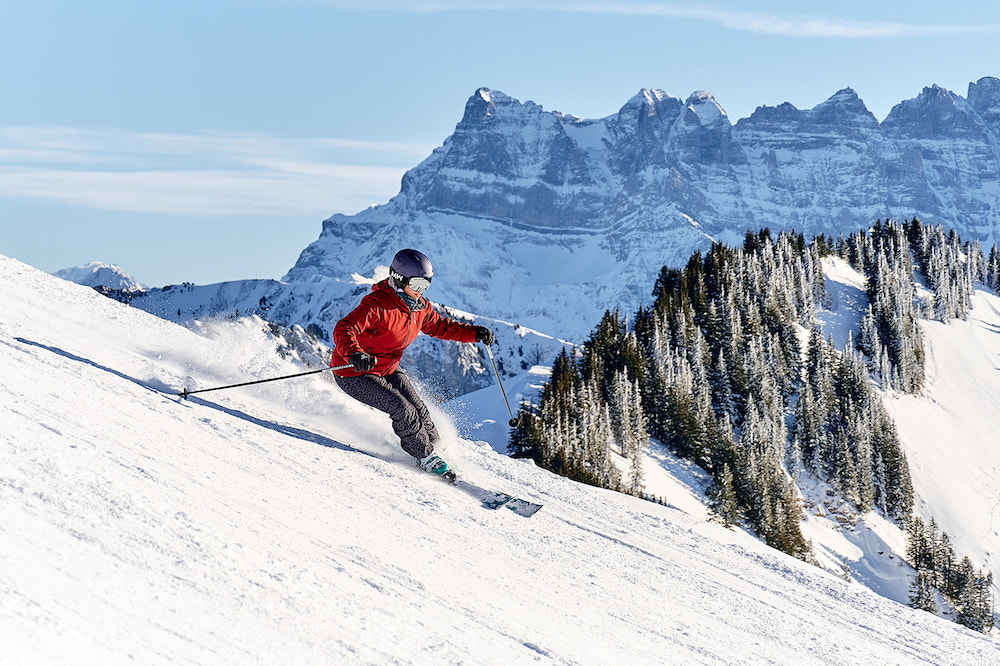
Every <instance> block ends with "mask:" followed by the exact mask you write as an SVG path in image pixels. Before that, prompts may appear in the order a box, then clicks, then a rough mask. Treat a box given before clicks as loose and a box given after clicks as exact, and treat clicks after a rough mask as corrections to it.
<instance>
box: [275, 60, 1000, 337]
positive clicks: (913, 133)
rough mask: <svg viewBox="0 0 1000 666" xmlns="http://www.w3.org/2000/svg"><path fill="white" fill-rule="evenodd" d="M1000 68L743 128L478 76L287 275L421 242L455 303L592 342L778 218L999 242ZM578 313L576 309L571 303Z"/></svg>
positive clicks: (811, 228)
mask: <svg viewBox="0 0 1000 666" xmlns="http://www.w3.org/2000/svg"><path fill="white" fill-rule="evenodd" d="M998 100H1000V79H994V78H984V79H981V80H980V81H979V82H977V83H974V84H971V85H970V86H969V93H968V99H963V98H962V97H960V96H958V95H956V94H954V93H952V92H950V91H947V90H945V89H943V88H940V87H938V86H932V87H929V88H925V89H924V90H923V92H922V93H921V94H920V95H919V96H918V97H916V98H915V99H912V100H908V101H905V102H902V103H900V104H898V105H897V106H895V107H894V108H893V109H892V111H891V112H890V114H889V115H888V117H887V118H886V119H885V120H884V121H883V122H882V123H879V122H878V120H877V119H876V118H875V117H874V116H873V115H872V113H871V112H870V111H869V110H868V109H867V108H866V107H865V105H864V103H863V102H862V100H861V99H860V98H859V97H858V95H857V94H856V93H855V92H854V91H853V90H851V89H849V88H846V89H844V90H841V91H839V92H837V93H836V94H834V95H833V96H832V97H830V98H829V99H828V100H826V101H825V102H823V103H821V104H819V105H817V106H816V107H815V108H813V109H810V110H799V109H796V108H795V107H794V106H792V105H791V104H787V103H786V104H782V105H779V106H777V107H767V106H763V107H760V108H758V109H757V110H756V111H755V112H754V113H753V114H752V115H751V116H750V117H749V118H745V119H742V120H740V121H738V122H737V123H736V124H735V125H733V124H732V123H731V122H730V119H729V117H728V116H727V114H726V113H725V111H724V110H723V108H722V107H721V106H720V105H719V103H718V102H717V101H716V100H715V99H714V98H713V96H712V95H711V94H710V93H708V92H704V91H702V92H696V93H694V94H692V95H691V96H689V97H688V98H687V99H686V100H683V101H682V100H681V99H680V98H677V97H673V96H671V95H669V94H667V93H665V92H663V91H659V90H643V91H641V92H640V93H639V94H637V95H636V96H635V97H633V98H632V99H630V100H629V101H628V102H626V103H625V105H624V106H623V107H622V108H621V109H620V110H619V111H618V113H617V114H614V115H612V116H608V117H606V118H603V119H600V120H586V119H582V118H578V117H576V116H571V115H565V114H562V113H559V112H549V111H545V110H544V109H543V108H542V107H541V106H539V105H537V104H535V103H533V102H523V103H522V102H520V101H518V100H516V99H514V98H512V97H509V96H508V95H505V94H504V93H501V92H498V91H493V90H488V89H485V88H484V89H480V90H478V91H476V93H475V94H474V95H473V96H472V97H471V98H470V99H469V101H468V102H467V103H466V106H465V112H464V115H463V117H462V120H461V121H460V122H459V123H458V125H457V126H456V128H455V132H454V133H453V134H452V135H451V136H450V137H448V138H447V139H446V140H445V142H444V144H443V145H442V146H441V147H439V148H438V149H436V150H435V151H434V152H433V153H432V154H431V155H430V156H429V157H428V158H427V159H426V160H424V161H423V162H422V163H421V164H419V165H418V166H416V167H415V168H413V169H412V170H410V171H409V172H408V173H407V174H406V175H405V176H404V177H403V181H402V185H401V188H400V193H399V194H398V195H397V196H396V197H394V198H393V199H392V200H391V201H389V202H388V203H387V204H385V205H384V206H376V207H373V208H370V209H368V210H365V211H362V212H360V213H358V214H357V215H352V216H345V215H334V216H333V217H331V218H330V219H328V220H326V221H325V222H324V224H323V231H322V233H321V235H320V238H319V239H318V240H317V241H316V242H314V243H313V244H312V245H310V246H309V247H308V248H306V250H305V251H304V252H303V253H302V255H301V256H300V258H299V260H298V262H297V263H296V264H295V266H294V267H293V268H292V269H291V270H290V271H289V273H288V275H287V276H286V277H285V280H287V281H289V282H301V281H312V280H323V279H331V278H332V279H343V278H344V277H346V276H347V275H350V273H351V272H358V271H360V272H365V273H366V274H367V272H368V271H371V269H372V268H373V267H374V266H376V265H378V264H379V263H384V262H386V261H387V260H388V257H391V255H392V252H394V251H395V249H398V248H399V247H406V246H414V247H423V248H426V249H427V250H428V252H431V253H432V256H433V257H434V258H436V259H437V262H438V263H437V265H440V266H441V269H440V270H441V271H442V276H441V279H440V281H439V282H440V286H439V284H438V283H436V284H435V285H434V286H435V288H436V291H437V294H440V298H441V300H442V302H445V303H448V304H450V305H453V306H455V307H458V308H460V309H465V310H470V311H474V312H484V313H485V312H489V313H492V314H494V316H496V317H498V318H503V319H508V320H511V321H516V322H520V323H523V324H524V325H526V326H530V327H531V328H534V329H537V330H541V331H546V332H549V333H559V334H560V335H561V336H562V337H566V338H576V339H578V338H579V337H580V336H581V334H584V333H585V332H586V330H588V329H589V327H590V326H592V325H593V322H595V321H596V320H597V319H598V318H599V317H600V314H601V313H602V312H603V311H604V310H605V309H607V308H612V309H613V308H615V307H621V308H622V309H623V310H625V311H634V310H635V309H636V307H638V306H639V305H641V304H643V303H644V302H646V301H647V300H648V294H649V285H650V284H651V283H652V281H653V279H655V275H656V272H657V271H658V270H659V268H660V267H661V266H663V265H665V264H666V265H673V266H676V265H678V264H679V263H682V262H685V261H687V258H688V257H689V256H690V254H691V252H693V251H694V250H697V249H705V248H706V247H707V246H708V245H709V244H710V243H711V242H712V241H713V240H722V241H726V242H730V243H733V242H738V241H739V240H740V239H741V238H742V236H743V234H744V233H745V232H746V231H757V230H758V229H760V228H763V227H769V228H770V229H772V231H782V230H795V231H798V232H801V233H803V234H805V235H806V237H812V236H813V235H817V234H820V233H825V234H830V235H833V236H837V235H839V234H840V233H842V232H843V233H850V232H853V231H855V230H857V229H859V228H867V227H868V226H870V225H871V224H873V223H874V222H875V220H876V219H879V218H893V219H899V220H902V219H908V218H911V217H914V216H916V217H919V218H920V219H922V220H923V221H924V222H927V223H929V224H932V225H936V224H942V225H944V226H945V227H947V228H951V229H955V230H956V231H958V232H959V233H960V234H961V235H962V236H963V238H965V239H966V240H974V239H979V240H981V241H987V242H991V241H992V240H993V239H995V238H997V237H998V236H1000V233H998V229H1000V207H998V205H997V204H998V202H997V195H996V191H997V184H998V178H1000V176H998V174H1000V101H998ZM567 311H569V312H571V313H573V315H575V316H571V317H566V316H565V314H566V312H567Z"/></svg>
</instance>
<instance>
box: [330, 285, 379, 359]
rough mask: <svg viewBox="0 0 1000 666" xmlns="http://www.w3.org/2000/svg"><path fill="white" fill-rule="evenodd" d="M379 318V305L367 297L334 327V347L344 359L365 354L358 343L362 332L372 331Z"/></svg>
mask: <svg viewBox="0 0 1000 666" xmlns="http://www.w3.org/2000/svg"><path fill="white" fill-rule="evenodd" d="M377 318H378V304H377V303H376V301H375V299H374V298H372V297H371V295H369V296H365V297H364V298H362V299H361V303H359V304H358V307H356V308H354V309H353V310H351V311H350V312H348V313H347V314H346V315H345V316H344V318H343V319H341V320H340V321H338V322H337V325H336V326H334V327H333V345H334V347H335V348H336V349H337V350H338V351H339V354H340V356H342V357H343V358H350V357H351V354H353V353H355V352H363V351H364V348H363V347H362V346H361V343H360V342H359V341H358V336H359V334H360V333H361V332H362V331H367V330H371V326H372V323H373V322H374V321H375V320H376V319H377Z"/></svg>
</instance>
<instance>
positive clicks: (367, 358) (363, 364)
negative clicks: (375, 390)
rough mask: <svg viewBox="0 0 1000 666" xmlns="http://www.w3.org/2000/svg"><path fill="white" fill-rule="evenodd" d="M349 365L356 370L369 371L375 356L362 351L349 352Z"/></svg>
mask: <svg viewBox="0 0 1000 666" xmlns="http://www.w3.org/2000/svg"><path fill="white" fill-rule="evenodd" d="M350 360H351V365H352V366H354V369H355V371H357V372H371V370H372V368H374V367H375V357H374V356H372V355H371V354H366V353H364V352H354V353H353V354H351V359H350Z"/></svg>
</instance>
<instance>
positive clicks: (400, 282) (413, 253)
mask: <svg viewBox="0 0 1000 666" xmlns="http://www.w3.org/2000/svg"><path fill="white" fill-rule="evenodd" d="M389 276H390V277H391V278H392V279H393V281H394V282H395V283H396V286H397V287H399V288H400V289H402V288H403V287H404V286H406V283H407V282H409V281H410V278H413V277H422V278H426V279H427V281H428V282H430V280H431V278H432V277H433V276H434V269H433V268H432V267H431V260H430V259H428V258H427V255H426V254H424V253H423V252H418V251H417V250H411V249H409V248H408V249H406V250H400V251H399V252H397V253H396V256H395V257H393V258H392V265H391V266H389Z"/></svg>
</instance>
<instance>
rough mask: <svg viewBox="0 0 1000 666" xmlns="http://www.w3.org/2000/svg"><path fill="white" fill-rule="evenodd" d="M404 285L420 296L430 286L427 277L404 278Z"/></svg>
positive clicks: (429, 280)
mask: <svg viewBox="0 0 1000 666" xmlns="http://www.w3.org/2000/svg"><path fill="white" fill-rule="evenodd" d="M406 285H407V286H408V287H409V288H410V289H412V290H413V291H415V292H417V293H418V294H420V293H423V291H424V290H425V289H427V287H429V286H431V279H430V278H427V277H419V276H414V277H410V278H406Z"/></svg>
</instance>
